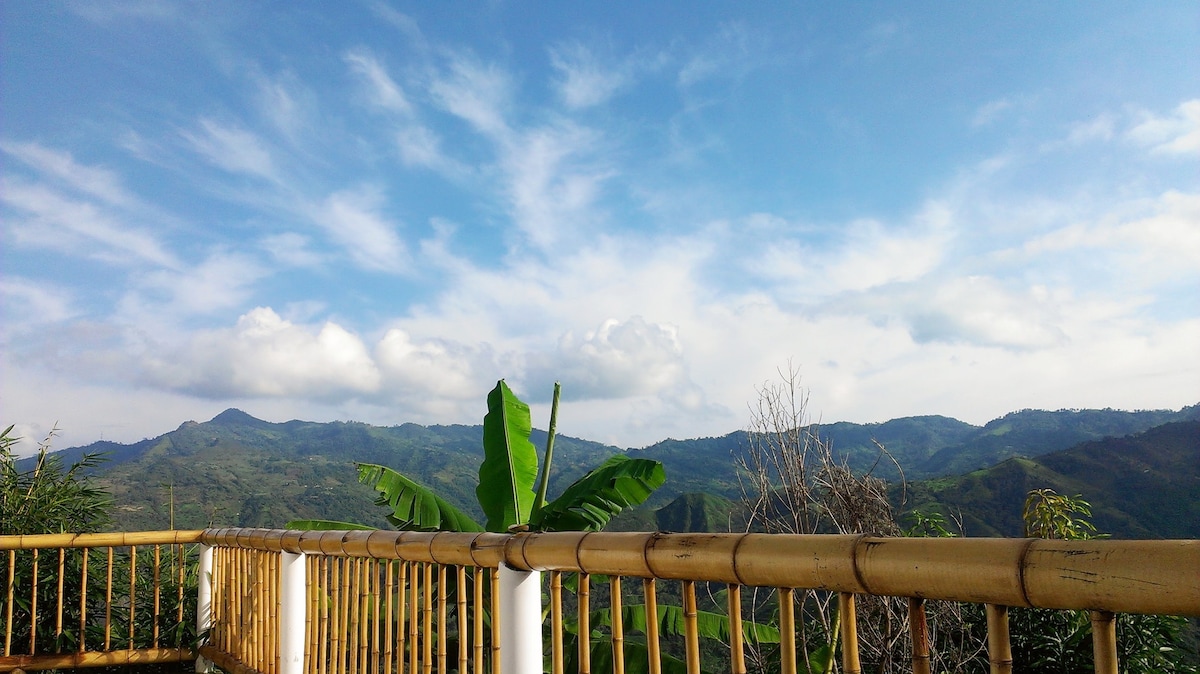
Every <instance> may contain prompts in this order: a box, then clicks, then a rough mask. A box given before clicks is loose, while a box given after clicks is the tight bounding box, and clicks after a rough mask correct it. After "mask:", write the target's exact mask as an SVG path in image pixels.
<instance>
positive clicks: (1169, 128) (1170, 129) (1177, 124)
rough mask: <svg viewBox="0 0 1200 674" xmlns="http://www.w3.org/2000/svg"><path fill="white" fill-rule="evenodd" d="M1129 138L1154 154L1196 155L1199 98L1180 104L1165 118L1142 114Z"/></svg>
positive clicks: (1199, 148)
mask: <svg viewBox="0 0 1200 674" xmlns="http://www.w3.org/2000/svg"><path fill="white" fill-rule="evenodd" d="M1128 135H1129V138H1130V139H1132V140H1133V141H1134V142H1135V143H1138V144H1139V145H1142V146H1145V147H1147V148H1149V149H1150V151H1151V152H1154V153H1158V154H1174V155H1196V154H1200V99H1192V100H1190V101H1184V102H1183V103H1180V104H1179V106H1178V107H1177V108H1175V110H1173V111H1172V112H1171V113H1170V114H1167V115H1157V114H1155V113H1152V112H1143V113H1142V114H1141V119H1140V121H1139V122H1138V124H1137V125H1136V126H1134V127H1133V128H1132V129H1130V130H1129V134H1128Z"/></svg>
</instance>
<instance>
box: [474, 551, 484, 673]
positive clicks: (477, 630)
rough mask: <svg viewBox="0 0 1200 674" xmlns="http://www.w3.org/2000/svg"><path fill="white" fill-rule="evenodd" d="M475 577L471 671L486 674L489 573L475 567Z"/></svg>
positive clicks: (479, 567)
mask: <svg viewBox="0 0 1200 674" xmlns="http://www.w3.org/2000/svg"><path fill="white" fill-rule="evenodd" d="M473 575H474V577H475V583H474V586H473V587H472V588H471V589H472V591H473V592H474V597H473V598H472V603H473V604H474V605H475V606H474V612H473V615H472V616H471V617H472V618H473V620H474V628H473V633H474V639H473V643H474V646H475V666H474V667H473V668H472V670H471V671H472V672H474V674H484V672H485V671H486V669H485V667H486V663H485V662H484V660H483V613H484V605H483V584H484V582H485V578H486V577H487V571H486V570H485V569H484V568H483V567H481V566H477V567H475V573H474V574H473Z"/></svg>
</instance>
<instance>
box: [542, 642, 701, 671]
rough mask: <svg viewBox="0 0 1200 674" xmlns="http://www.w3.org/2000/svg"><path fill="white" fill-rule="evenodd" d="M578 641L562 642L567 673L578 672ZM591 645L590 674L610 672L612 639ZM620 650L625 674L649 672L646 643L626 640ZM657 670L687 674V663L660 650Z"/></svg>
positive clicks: (648, 653) (611, 669) (611, 667)
mask: <svg viewBox="0 0 1200 674" xmlns="http://www.w3.org/2000/svg"><path fill="white" fill-rule="evenodd" d="M578 643H579V642H578V640H577V639H575V638H571V639H569V640H567V642H566V643H565V644H564V647H565V650H566V654H567V657H566V662H565V663H564V664H565V665H566V666H565V671H566V672H567V674H576V673H577V672H579V646H578ZM591 646H592V648H591V653H592V657H591V665H592V667H591V674H612V672H613V652H612V651H613V649H612V641H611V640H609V639H599V640H596V641H593V642H592V644H591ZM622 650H623V651H624V656H625V658H624V659H625V669H624V671H625V674H650V672H651V669H650V650H649V649H648V648H646V644H644V643H640V642H637V641H630V640H626V641H625V644H624V648H623V649H622ZM658 671H659V672H661V674H687V663H685V662H684V661H683V660H680V659H679V658H676V657H674V656H671V655H668V654H666V653H662V652H661V651H660V652H659V669H658Z"/></svg>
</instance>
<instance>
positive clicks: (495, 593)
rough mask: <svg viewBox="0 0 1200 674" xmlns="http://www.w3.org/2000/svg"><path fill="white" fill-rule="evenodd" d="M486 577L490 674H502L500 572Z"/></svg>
mask: <svg viewBox="0 0 1200 674" xmlns="http://www.w3.org/2000/svg"><path fill="white" fill-rule="evenodd" d="M488 575H489V576H490V578H491V585H492V635H491V639H492V674H502V673H501V671H500V571H499V569H498V568H494V569H492V570H491V573H490V574H488ZM414 674H415V673H414ZM652 674H656V673H652Z"/></svg>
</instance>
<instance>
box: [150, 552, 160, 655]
mask: <svg viewBox="0 0 1200 674" xmlns="http://www.w3.org/2000/svg"><path fill="white" fill-rule="evenodd" d="M161 565H162V546H160V545H155V546H154V630H153V632H154V634H153V641H152V643H153V645H154V648H158V622H159V621H158V617H159V615H160V613H159V611H160V609H161V604H160V602H161V600H162V584H161V582H160V581H161V575H162V572H161Z"/></svg>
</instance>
